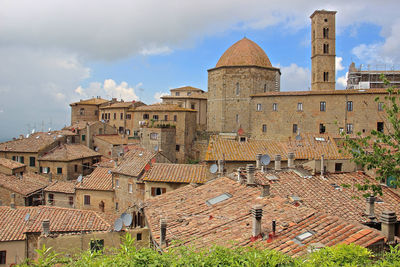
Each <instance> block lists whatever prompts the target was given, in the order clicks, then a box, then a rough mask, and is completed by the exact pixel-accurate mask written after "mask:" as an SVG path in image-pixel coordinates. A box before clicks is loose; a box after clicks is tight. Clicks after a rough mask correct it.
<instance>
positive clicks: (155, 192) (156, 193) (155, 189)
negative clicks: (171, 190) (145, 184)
mask: <svg viewBox="0 0 400 267" xmlns="http://www.w3.org/2000/svg"><path fill="white" fill-rule="evenodd" d="M166 192H167V189H166V188H162V187H152V188H151V196H153V197H155V196H159V195H161V194H165V193H166Z"/></svg>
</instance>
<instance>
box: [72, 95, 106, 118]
mask: <svg viewBox="0 0 400 267" xmlns="http://www.w3.org/2000/svg"><path fill="white" fill-rule="evenodd" d="M107 102H109V101H108V100H105V99H102V98H100V97H99V96H98V97H96V98H91V99H86V100H82V99H81V100H80V101H79V102H75V103H71V104H69V105H70V106H71V125H72V124H75V123H77V122H82V121H85V122H88V121H98V120H99V107H100V106H101V105H102V104H105V103H107Z"/></svg>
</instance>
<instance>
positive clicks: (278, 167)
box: [275, 155, 282, 171]
mask: <svg viewBox="0 0 400 267" xmlns="http://www.w3.org/2000/svg"><path fill="white" fill-rule="evenodd" d="M281 160H282V157H281V155H275V171H280V170H282V169H281Z"/></svg>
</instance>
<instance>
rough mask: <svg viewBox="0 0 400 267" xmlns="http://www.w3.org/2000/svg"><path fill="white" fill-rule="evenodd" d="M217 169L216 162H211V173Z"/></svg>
mask: <svg viewBox="0 0 400 267" xmlns="http://www.w3.org/2000/svg"><path fill="white" fill-rule="evenodd" d="M217 171H218V166H217V164H213V165H211V166H210V172H211V173H216V172H217Z"/></svg>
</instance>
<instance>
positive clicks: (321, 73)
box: [310, 10, 336, 91]
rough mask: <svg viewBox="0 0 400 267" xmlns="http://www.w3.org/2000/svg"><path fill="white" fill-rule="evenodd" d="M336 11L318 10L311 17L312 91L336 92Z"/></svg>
mask: <svg viewBox="0 0 400 267" xmlns="http://www.w3.org/2000/svg"><path fill="white" fill-rule="evenodd" d="M335 15H336V11H326V10H316V11H315V12H314V13H313V14H312V15H311V16H310V18H311V90H312V91H325V90H335V85H336V77H335V57H336V52H335V51H336V48H335V40H336V33H335Z"/></svg>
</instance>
